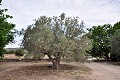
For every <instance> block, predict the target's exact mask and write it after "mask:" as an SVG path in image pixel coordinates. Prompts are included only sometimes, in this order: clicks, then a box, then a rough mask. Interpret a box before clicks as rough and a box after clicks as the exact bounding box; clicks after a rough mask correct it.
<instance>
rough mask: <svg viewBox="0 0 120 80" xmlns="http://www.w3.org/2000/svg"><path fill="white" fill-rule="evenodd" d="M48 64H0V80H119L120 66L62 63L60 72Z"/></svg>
mask: <svg viewBox="0 0 120 80" xmlns="http://www.w3.org/2000/svg"><path fill="white" fill-rule="evenodd" d="M48 64H50V63H49V62H41V61H40V62H38V63H35V62H0V80H120V66H116V65H112V64H108V63H100V62H91V63H86V64H80V63H65V62H62V65H61V70H53V69H52V68H50V67H47V66H48Z"/></svg>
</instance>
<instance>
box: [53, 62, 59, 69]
mask: <svg viewBox="0 0 120 80" xmlns="http://www.w3.org/2000/svg"><path fill="white" fill-rule="evenodd" d="M52 63H53V69H56V70H59V69H60V64H59V62H58V61H56V60H54V61H53V62H52Z"/></svg>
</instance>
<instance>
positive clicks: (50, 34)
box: [23, 13, 84, 60]
mask: <svg viewBox="0 0 120 80" xmlns="http://www.w3.org/2000/svg"><path fill="white" fill-rule="evenodd" d="M83 27H84V22H83V21H82V22H81V23H79V20H78V18H77V17H73V18H72V17H65V14H64V13H63V14H61V15H60V16H59V17H57V16H53V17H46V16H41V17H40V18H38V19H37V20H36V21H35V24H33V25H30V26H29V27H28V28H27V29H26V31H25V34H24V38H23V46H24V48H25V49H26V50H27V51H28V52H30V53H34V54H39V53H40V54H41V53H43V54H47V55H52V56H54V57H55V59H54V60H57V59H60V57H63V58H72V59H73V58H75V57H74V55H76V54H80V52H79V51H80V41H81V39H80V38H81V35H82V34H83V33H84V30H83ZM77 50H78V51H77ZM51 59H52V58H51Z"/></svg>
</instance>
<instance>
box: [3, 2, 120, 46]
mask: <svg viewBox="0 0 120 80" xmlns="http://www.w3.org/2000/svg"><path fill="white" fill-rule="evenodd" d="M119 4H120V0H3V1H2V8H7V9H8V14H9V15H12V16H13V19H11V20H9V21H10V22H12V23H14V24H16V27H15V29H18V30H20V29H22V28H24V29H26V28H27V26H28V25H31V24H33V23H34V19H37V18H38V17H40V16H43V15H46V16H50V17H52V16H59V15H60V14H61V13H63V12H64V13H65V14H66V16H72V17H76V16H78V17H79V18H80V21H84V23H85V27H86V28H91V27H92V26H97V25H102V24H107V23H110V24H114V23H116V22H118V21H120V5H119ZM15 40H16V41H17V42H16V43H15V44H9V45H7V46H6V47H7V48H8V47H12V48H15V47H19V44H20V43H21V40H22V37H20V36H18V37H16V38H15Z"/></svg>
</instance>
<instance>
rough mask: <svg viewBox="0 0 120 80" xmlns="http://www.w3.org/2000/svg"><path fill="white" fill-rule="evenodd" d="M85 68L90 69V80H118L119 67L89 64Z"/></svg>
mask: <svg viewBox="0 0 120 80" xmlns="http://www.w3.org/2000/svg"><path fill="white" fill-rule="evenodd" d="M86 66H87V67H89V68H90V69H92V73H91V79H92V80H120V65H119V66H117V65H113V64H111V63H109V62H91V63H90V64H86Z"/></svg>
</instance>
